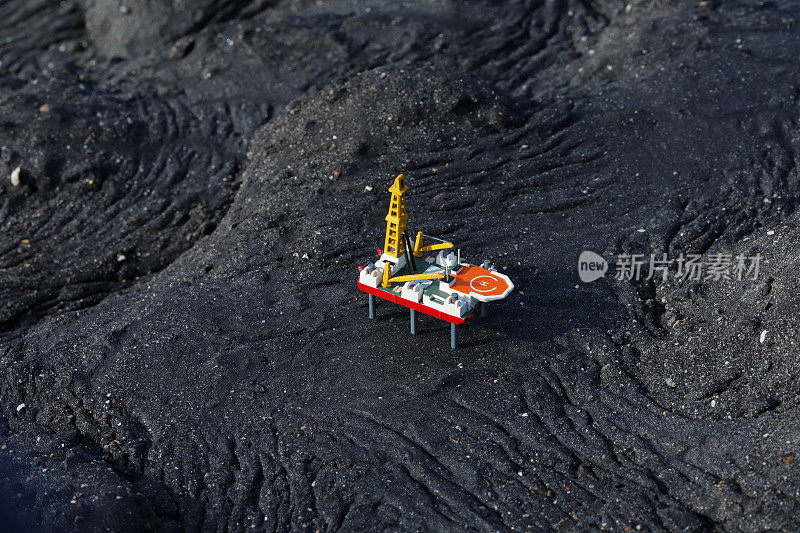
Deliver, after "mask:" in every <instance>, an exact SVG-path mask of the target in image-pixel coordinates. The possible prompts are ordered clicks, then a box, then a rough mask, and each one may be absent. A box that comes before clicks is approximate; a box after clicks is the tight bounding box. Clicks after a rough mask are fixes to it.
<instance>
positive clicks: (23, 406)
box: [17, 403, 25, 413]
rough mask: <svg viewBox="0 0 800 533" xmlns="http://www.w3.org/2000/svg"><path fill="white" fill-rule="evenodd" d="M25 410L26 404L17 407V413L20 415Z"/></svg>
mask: <svg viewBox="0 0 800 533" xmlns="http://www.w3.org/2000/svg"><path fill="white" fill-rule="evenodd" d="M23 409H25V404H24V403H21V404H19V405H18V406H17V412H18V413H19V412H20V411H22V410H23Z"/></svg>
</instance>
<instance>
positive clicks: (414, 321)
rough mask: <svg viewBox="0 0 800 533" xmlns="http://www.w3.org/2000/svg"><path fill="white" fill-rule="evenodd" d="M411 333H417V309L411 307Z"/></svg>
mask: <svg viewBox="0 0 800 533" xmlns="http://www.w3.org/2000/svg"><path fill="white" fill-rule="evenodd" d="M411 334H412V335H416V334H417V311H416V310H414V309H411Z"/></svg>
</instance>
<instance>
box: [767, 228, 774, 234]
mask: <svg viewBox="0 0 800 533" xmlns="http://www.w3.org/2000/svg"><path fill="white" fill-rule="evenodd" d="M767 235H775V230H774V229H771V230H768V231H767Z"/></svg>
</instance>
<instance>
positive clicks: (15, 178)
mask: <svg viewBox="0 0 800 533" xmlns="http://www.w3.org/2000/svg"><path fill="white" fill-rule="evenodd" d="M21 171H22V169H21V168H20V167H17V168H15V169H14V170H12V171H11V178H10V179H11V185H13V186H14V187H19V173H20V172H21Z"/></svg>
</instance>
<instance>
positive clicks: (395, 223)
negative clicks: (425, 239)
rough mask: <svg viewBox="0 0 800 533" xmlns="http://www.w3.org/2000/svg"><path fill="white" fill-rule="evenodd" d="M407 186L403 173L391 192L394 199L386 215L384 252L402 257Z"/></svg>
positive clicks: (391, 188)
mask: <svg viewBox="0 0 800 533" xmlns="http://www.w3.org/2000/svg"><path fill="white" fill-rule="evenodd" d="M407 190H408V187H406V183H405V179H404V178H403V175H402V174H400V175H398V176H397V177H396V178H395V180H394V183H393V184H392V186H391V187H389V192H390V193H392V200H391V202H390V203H389V214H388V215H386V243H385V244H384V246H383V253H385V254H387V255H390V256H392V257H394V258H395V259H400V256H401V255H403V253H404V252H405V247H404V246H403V240H402V236H403V234H404V233H405V232H406V221H407V220H408V215H407V214H406V191H407Z"/></svg>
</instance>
